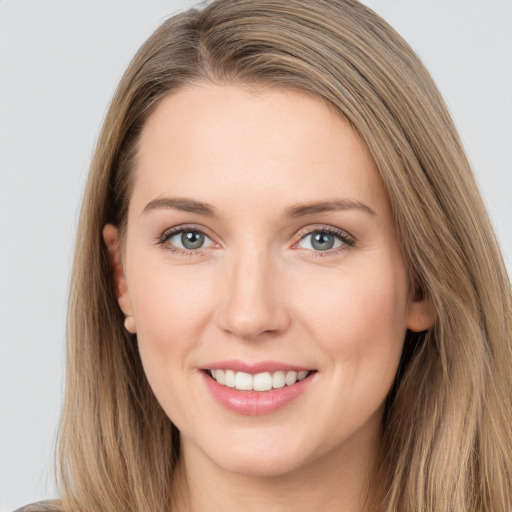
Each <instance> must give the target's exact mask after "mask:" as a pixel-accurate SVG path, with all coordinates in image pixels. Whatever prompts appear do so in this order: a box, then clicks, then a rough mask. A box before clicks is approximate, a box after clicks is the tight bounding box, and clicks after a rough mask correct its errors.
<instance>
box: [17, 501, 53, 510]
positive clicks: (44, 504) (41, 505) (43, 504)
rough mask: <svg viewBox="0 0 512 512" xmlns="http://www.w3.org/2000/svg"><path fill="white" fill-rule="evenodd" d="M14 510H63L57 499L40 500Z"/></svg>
mask: <svg viewBox="0 0 512 512" xmlns="http://www.w3.org/2000/svg"><path fill="white" fill-rule="evenodd" d="M14 512H63V510H62V508H61V507H60V504H59V502H58V501H57V500H49V501H38V502H37V503H31V504H30V505H26V506H24V507H21V508H19V509H17V510H15V511H14Z"/></svg>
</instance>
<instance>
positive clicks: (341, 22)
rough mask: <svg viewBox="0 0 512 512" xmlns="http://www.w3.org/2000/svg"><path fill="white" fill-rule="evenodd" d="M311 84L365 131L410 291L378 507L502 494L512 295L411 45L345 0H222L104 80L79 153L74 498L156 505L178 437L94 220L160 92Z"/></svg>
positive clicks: (307, 88) (72, 317) (68, 447)
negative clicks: (96, 129)
mask: <svg viewBox="0 0 512 512" xmlns="http://www.w3.org/2000/svg"><path fill="white" fill-rule="evenodd" d="M205 81H206V82H215V83H233V82H235V83H238V84H242V85H243V84H247V85H254V84H261V85H265V86H270V87H277V88H288V89H294V90H299V91H304V92H308V93H310V94H313V95H315V96H317V97H319V98H321V99H322V100H323V101H324V102H325V103H326V105H328V106H329V107H330V108H333V109H335V110H336V111H337V112H338V113H339V115H340V116H342V117H343V118H344V119H346V120H347V121H348V122H349V123H350V124H351V125H352V127H353V128H354V129H355V130H356V131H357V132H358V133H359V134H360V136H361V138H362V139H363V140H364V141H365V143H366V144H367V146H368V148H369V150H370V152H371V154H372V156H373V158H374V160H375V162H376V164H377V166H378V169H379V171H380V173H381V176H382V180H383V182H384V184H385V187H386V189H387V192H388V195H389V198H390V202H391V205H392V208H393V212H394V218H395V220H396V228H397V231H398V234H399V239H400V243H401V247H402V250H403V253H404V257H405V260H406V263H407V266H408V269H409V273H410V279H411V282H412V283H413V284H414V286H415V290H416V293H417V294H422V295H424V296H426V297H428V298H429V299H430V300H431V301H432V303H433V305H434V307H435V310H436V322H435V325H434V326H433V328H432V329H431V330H430V331H429V332H426V333H421V334H419V335H410V336H408V337H407V340H406V344H405V348H404V357H403V361H402V364H401V366H400V369H399V372H398V375H397V380H396V383H395V385H394V387H393V389H392V393H390V397H389V399H388V404H387V405H388V406H387V410H386V415H385V418H384V422H383V426H382V443H381V444H382V453H381V454H380V459H379V461H378V465H377V466H378V468H377V472H376V475H375V488H376V489H377V491H376V492H375V496H374V499H375V500H376V501H375V509H379V510H382V511H387V512H391V511H413V510H414V511H418V512H419V511H424V512H448V511H450V512H454V511H469V510H471V511H484V512H491V511H495V512H496V511H499V512H505V511H507V510H511V509H512V483H511V480H512V470H511V464H512V433H511V432H512V429H511V424H512V343H511V333H512V299H511V289H510V283H509V280H508V277H507V274H506V270H505V267H504V264H503V261H502V258H501V256H500V251H499V248H498V245H497V242H496V239H495V237H494V234H493V230H492V227H491V225H490V223H489V220H488V217H487V214H486V211H485V208H484V206H483V204H482V200H481V198H480V196H479V192H478V190H477V186H476V184H475V180H474V178H473V175H472V172H471V169H470V166H469V164H468V161H467V158H466V156H465V154H464V151H463V148H462V145H461V142H460V140H459V138H458V136H457V133H456V130H455V127H454V125H453V122H452V120H451V118H450V116H449V114H448V111H447V109H446V107H445V104H444V102H443V100H442V98H441V97H440V94H439V92H438V90H437V88H436V87H435V85H434V83H433V82H432V79H431V78H430V76H429V74H428V72H427V71H426V70H425V68H424V66H423V65H422V64H421V62H420V61H419V59H418V58H417V57H416V55H415V54H414V53H413V51H412V50H411V49H410V47H409V46H408V45H407V44H406V43H405V42H404V41H403V39H402V38H401V37H400V36H399V35H398V34H396V32H395V31H394V30H393V29H392V28H391V27H389V26H388V25H387V24H386V23H385V22H384V21H383V20H382V19H381V18H379V17H378V16H377V15H376V14H375V13H373V12H372V11H371V10H370V9H368V8H366V7H364V6H363V5H361V4H359V3H358V2H357V1H355V0H218V1H215V2H213V3H211V4H210V5H209V6H207V7H206V8H204V9H203V10H189V11H187V12H185V13H183V14H180V15H178V16H175V17H173V18H171V19H169V20H167V21H166V22H164V23H163V25H162V26H161V27H160V28H159V29H158V30H157V31H156V32H155V33H154V34H153V35H152V36H151V37H150V38H149V39H148V40H147V41H146V43H145V44H144V45H143V46H142V48H141V49H140V50H139V52H138V53H137V55H136V56H135V58H134V59H133V61H132V62H131V64H130V66H129V68H128V70H127V71H126V73H125V74H124V76H123V78H122V80H121V83H120V84H119V87H118V89H117V92H116V94H115V96H114V99H113V101H112V104H111V106H110V109H109V111H108V114H107V116H106V119H105V122H104V125H103V129H102V132H101V134H100V137H99V140H98V143H97V148H96V152H95V156H94V159H93V162H92V165H91V170H90V175H89V180H88V184H87V188H86V191H85V196H84V201H83V207H82V212H81V217H80V224H79V229H78V236H77V243H76V254H75V262H74V268H73V278H72V284H71V292H70V304H69V323H68V333H67V334H68V348H67V380H66V395H65V405H64V412H63V415H62V421H61V427H60V436H59V445H58V453H59V457H58V462H59V464H58V467H59V482H60V488H61V492H62V499H61V507H62V508H63V509H64V510H66V511H70V512H78V511H81V512H85V511H87V512H96V511H97V512H100V511H101V512H104V511H107V510H112V511H113V510H123V511H134V512H135V511H147V512H158V511H164V510H169V506H170V496H171V483H172V479H173V478H172V476H173V473H174V472H175V471H176V468H177V460H178V454H179V438H178V435H177V432H176V430H175V428H174V427H173V425H172V423H171V421H170V420H169V419H168V418H167V416H166V415H165V414H164V412H163V410H162V409H161V407H160V406H159V404H158V403H157V401H156V399H155V397H154V395H153V393H152V391H151V389H150V388H149V385H148V383H147V380H146V378H145V375H144V372H143V369H142V365H141V361H140V358H139V354H138V350H137V340H136V337H135V336H131V335H129V334H127V332H126V331H125V330H124V328H123V317H122V314H121V312H120V310H119V308H118V305H117V300H116V294H115V290H114V285H113V280H112V276H111V268H110V265H109V259H108V254H107V251H106V248H105V247H104V244H103V241H102V228H103V226H104V225H105V224H107V223H113V224H115V225H117V226H119V227H120V228H121V232H122V230H123V228H124V226H125V223H126V217H127V207H128V202H129V199H130V189H131V176H132V173H131V169H132V167H133V161H134V157H135V156H136V153H137V142H138V139H139V136H140V133H141V131H142V129H143V127H144V123H145V121H146V120H147V118H148V116H149V115H150V114H151V113H152V112H153V110H154V109H155V106H156V105H157V104H158V102H159V101H160V100H161V99H162V98H163V97H164V96H166V95H168V94H171V93H172V92H173V91H176V90H177V89H179V88H180V87H184V86H186V85H188V84H191V83H195V82H205Z"/></svg>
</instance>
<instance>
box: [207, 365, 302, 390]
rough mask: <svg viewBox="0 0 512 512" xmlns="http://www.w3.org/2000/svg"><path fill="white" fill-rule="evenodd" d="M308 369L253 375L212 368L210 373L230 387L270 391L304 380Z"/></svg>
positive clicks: (220, 382)
mask: <svg viewBox="0 0 512 512" xmlns="http://www.w3.org/2000/svg"><path fill="white" fill-rule="evenodd" d="M308 373H309V372H308V371H306V370H302V371H300V372H295V371H293V370H291V371H288V372H286V371H282V370H279V371H277V372H273V373H270V372H263V373H257V374H256V375H251V374H250V373H246V372H235V371H233V370H221V369H213V370H210V374H211V376H212V377H213V379H215V380H216V381H217V382H218V383H219V384H221V385H223V386H227V387H230V388H236V389H239V390H240V391H269V390H271V389H279V388H283V387H284V386H285V385H286V386H292V385H293V384H295V383H296V382H298V381H301V380H304V379H305V378H306V377H307V375H308Z"/></svg>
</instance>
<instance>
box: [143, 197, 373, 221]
mask: <svg viewBox="0 0 512 512" xmlns="http://www.w3.org/2000/svg"><path fill="white" fill-rule="evenodd" d="M160 208H164V209H172V210H180V211H182V212H188V213H197V214H199V215H205V216H207V217H215V216H218V213H217V209H216V208H215V207H214V206H212V205H211V204H208V203H203V202H202V201H196V200H195V199H189V198H186V197H158V198H156V199H153V200H152V201H150V202H149V203H148V204H147V205H146V206H145V208H144V210H143V212H142V213H147V212H149V211H152V210H157V209H160ZM352 209H356V210H361V211H363V212H365V213H367V214H368V215H371V216H376V215H377V214H376V213H375V211H374V210H372V208H370V207H369V206H368V205H366V204H364V203H361V202H360V201H356V200H353V199H333V200H330V201H318V202H313V203H306V204H303V203H301V204H296V205H292V206H289V207H288V208H286V209H285V211H284V214H283V218H298V217H305V216H306V215H314V214H317V213H324V212H334V211H340V210H352Z"/></svg>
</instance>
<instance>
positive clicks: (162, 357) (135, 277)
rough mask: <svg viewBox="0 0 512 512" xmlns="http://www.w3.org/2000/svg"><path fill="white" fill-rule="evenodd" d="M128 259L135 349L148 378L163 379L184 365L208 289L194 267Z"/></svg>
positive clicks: (201, 322) (207, 306)
mask: <svg viewBox="0 0 512 512" xmlns="http://www.w3.org/2000/svg"><path fill="white" fill-rule="evenodd" d="M132 263H133V265H132V268H133V270H134V271H133V272H132V274H131V275H130V276H129V277H130V278H131V280H130V281H129V282H128V287H129V292H130V299H131V302H132V307H133V312H134V315H135V319H136V324H137V339H138V344H139V350H140V354H141V357H142V360H143V364H144V368H145V371H146V374H147V376H148V379H149V380H150V382H152V381H155V379H158V380H161V381H162V382H163V383H165V381H166V380H167V379H169V376H172V375H173V374H175V372H176V370H181V369H184V368H190V356H191V354H193V351H194V349H195V348H196V347H197V344H198V340H200V338H201V336H200V333H201V332H203V330H204V329H205V326H206V325H207V324H208V322H209V320H210V316H211V305H212V300H213V289H212V286H211V283H210V280H209V279H208V278H207V275H204V274H205V272H204V271H203V272H201V270H200V269H197V268H196V269H193V270H192V267H190V268H179V269H173V268H172V267H171V266H170V265H166V264H165V263H164V264H162V263H160V262H158V263H157V264H151V262H150V261H149V262H148V259H147V258H146V259H145V260H144V264H142V263H141V264H140V265H137V260H136V259H134V261H133V262H132ZM155 391H156V390H155Z"/></svg>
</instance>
